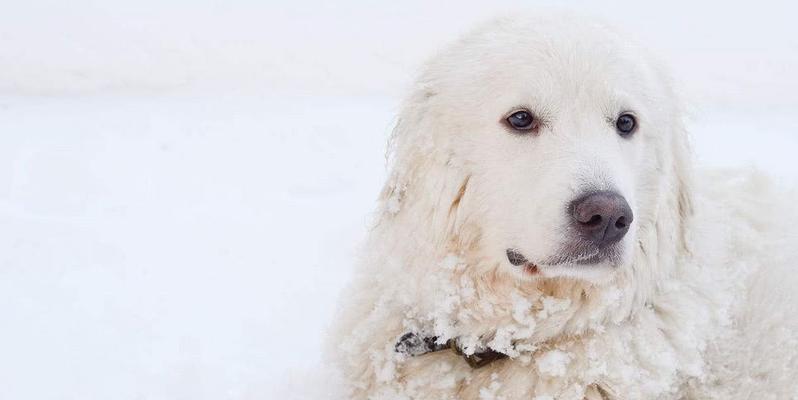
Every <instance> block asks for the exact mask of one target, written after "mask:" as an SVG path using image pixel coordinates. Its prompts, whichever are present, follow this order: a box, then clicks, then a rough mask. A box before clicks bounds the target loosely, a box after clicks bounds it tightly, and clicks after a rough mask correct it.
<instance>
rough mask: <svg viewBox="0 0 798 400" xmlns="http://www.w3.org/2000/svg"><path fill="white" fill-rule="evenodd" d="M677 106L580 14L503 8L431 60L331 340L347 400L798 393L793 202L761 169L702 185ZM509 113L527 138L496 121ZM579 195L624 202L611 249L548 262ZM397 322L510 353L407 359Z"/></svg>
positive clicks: (397, 140)
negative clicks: (472, 358)
mask: <svg viewBox="0 0 798 400" xmlns="http://www.w3.org/2000/svg"><path fill="white" fill-rule="evenodd" d="M679 104H680V103H679V101H678V99H677V98H676V96H675V95H674V91H673V90H672V88H671V85H670V83H669V81H668V79H667V78H666V76H665V74H664V73H663V71H661V70H660V68H659V67H658V65H657V63H655V62H653V61H652V59H651V57H649V56H648V55H646V54H645V52H644V51H642V50H641V49H640V48H637V47H635V46H633V45H630V44H628V41H627V40H625V38H624V37H623V35H620V34H617V33H613V32H612V31H610V30H608V29H607V28H605V27H603V26H600V25H598V24H595V23H593V22H590V21H585V20H581V19H579V18H574V17H572V16H558V17H551V18H540V17H513V18H505V19H499V20H496V21H493V22H491V23H489V24H487V25H485V26H484V27H482V28H480V29H478V30H476V31H474V32H472V33H471V34H469V35H467V36H466V37H465V38H463V39H461V40H460V41H458V42H456V43H455V44H453V45H452V46H450V47H449V48H447V49H446V50H445V51H443V52H441V53H440V54H439V55H437V56H436V57H435V58H434V59H433V60H432V61H431V62H430V63H429V64H428V65H427V67H426V68H425V70H424V71H423V73H422V74H421V77H420V79H419V80H418V82H417V85H416V87H415V88H414V90H413V91H412V93H411V95H410V97H409V99H408V100H407V102H406V103H405V104H404V106H403V109H402V111H401V114H400V116H399V120H398V123H397V126H396V129H395V133H394V137H393V140H392V144H391V153H390V154H391V167H392V172H391V175H390V179H389V181H388V182H387V184H386V186H385V189H384V191H383V194H382V197H381V206H380V209H379V212H378V217H377V221H376V223H375V226H374V227H373V229H372V231H371V233H370V238H369V240H368V241H367V243H366V244H365V248H364V251H363V255H362V259H361V260H360V266H359V268H358V270H357V276H356V278H355V281H354V283H353V284H352V286H351V287H350V289H349V290H347V292H346V295H345V301H344V302H343V304H342V306H341V312H340V315H339V317H338V319H337V322H336V327H335V333H334V335H333V338H332V341H331V343H332V344H333V345H334V347H335V355H334V357H335V359H336V360H337V361H338V362H339V366H338V368H340V370H341V371H342V372H343V375H344V376H345V379H346V382H347V385H348V387H349V390H350V396H349V397H350V398H351V399H380V400H399V399H403V400H405V399H418V400H422V399H424V400H426V399H430V400H432V399H436V400H442V399H462V400H470V399H481V400H491V399H494V400H499V399H504V400H513V399H538V400H544V399H574V400H582V399H602V398H604V399H790V398H796V396H798V391H796V390H797V389H796V387H797V386H796V385H797V382H798V373H797V372H796V371H798V366H797V365H796V363H798V360H796V354H798V352H797V351H796V347H798V335H797V334H796V332H798V331H797V330H796V329H798V315H797V313H798V312H797V311H796V305H798V302H796V301H795V300H796V298H798V296H797V295H796V294H794V293H795V291H794V287H795V282H796V279H794V278H793V276H794V275H795V274H796V272H797V271H795V269H796V267H798V264H797V263H796V262H795V261H794V260H795V257H796V256H798V254H797V253H796V251H795V248H796V245H795V244H796V243H798V241H796V240H795V239H794V238H791V237H789V236H787V234H786V232H787V231H786V230H785V228H790V227H792V226H794V224H795V222H796V220H795V219H794V218H793V217H789V218H788V217H787V216H786V215H793V216H794V215H795V213H788V212H787V210H789V207H790V206H791V205H790V204H787V203H786V202H785V203H784V204H783V205H782V204H779V201H778V199H779V198H783V197H784V195H783V194H779V193H778V192H776V191H775V190H774V189H772V188H770V187H769V185H768V184H767V182H766V180H764V179H763V178H762V177H759V176H757V175H756V174H753V173H743V172H737V173H733V172H727V173H716V174H712V175H708V176H704V175H702V176H700V177H695V176H694V174H693V173H692V168H691V157H690V152H689V148H688V143H687V135H686V132H685V129H684V128H683V122H682V110H681V109H680V107H679ZM518 107H526V108H529V109H530V110H533V111H534V112H535V113H536V115H537V116H538V117H539V118H540V119H541V121H543V126H542V127H541V129H540V131H539V132H538V133H537V134H528V135H518V134H514V133H512V132H510V131H509V130H508V129H507V128H506V127H505V126H503V125H502V124H501V121H502V120H503V119H504V117H505V116H506V114H507V113H509V112H511V111H513V109H515V108H518ZM623 111H633V112H634V113H635V114H636V115H637V116H638V120H639V123H640V128H639V131H638V132H637V133H636V134H635V136H633V137H632V138H631V139H624V138H621V137H620V136H619V135H617V133H616V132H615V130H614V129H615V128H614V126H613V122H612V121H613V120H614V118H615V117H617V115H618V114H619V113H621V112H623ZM590 189H593V190H595V189H614V190H617V191H618V192H620V193H622V194H623V195H624V196H625V197H626V198H627V200H628V201H629V204H630V205H631V207H632V209H633V211H634V214H635V221H634V223H633V225H632V228H631V230H630V232H629V233H628V234H627V236H626V237H625V238H624V240H623V248H624V250H625V251H624V256H623V257H622V260H621V261H620V262H619V263H617V264H615V265H611V264H609V263H603V264H601V265H595V266H583V265H576V264H573V265H560V266H547V265H545V260H546V259H549V258H551V257H556V256H557V252H558V251H559V250H560V248H561V246H562V245H563V240H564V239H563V237H564V236H565V235H567V234H568V233H567V228H566V227H567V223H568V217H567V215H566V213H565V211H564V210H565V207H566V206H567V204H568V202H569V201H570V200H572V199H573V198H575V197H576V196H578V195H579V194H580V193H582V192H584V191H586V190H590ZM509 247H514V248H518V249H520V250H522V251H523V253H524V254H525V255H527V257H528V258H530V260H532V261H533V262H537V263H539V264H540V275H539V276H530V275H528V274H524V273H523V272H521V271H519V269H518V267H514V266H512V265H511V264H510V263H509V262H508V261H507V258H506V256H505V253H504V252H505V250H506V249H507V248H509ZM409 331H414V332H422V333H426V334H429V335H436V336H438V337H439V338H441V340H446V339H448V338H455V337H457V338H460V340H461V341H462V342H463V343H464V344H466V345H467V351H476V350H478V349H481V348H483V347H485V346H489V347H491V348H494V349H498V350H501V351H503V352H505V353H507V354H509V355H510V356H511V357H510V358H509V359H506V360H501V361H497V362H494V363H493V364H490V365H489V366H487V367H485V368H482V369H471V368H470V367H469V366H468V365H467V364H466V363H465V362H464V361H463V359H462V358H460V357H458V356H457V355H455V354H454V353H452V352H448V351H447V352H439V353H433V354H427V355H423V356H418V357H407V356H405V355H401V354H397V353H396V352H395V351H394V344H395V343H396V341H397V340H398V338H399V337H400V336H401V335H402V334H403V333H406V332H409Z"/></svg>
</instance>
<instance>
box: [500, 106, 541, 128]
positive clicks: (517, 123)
mask: <svg viewBox="0 0 798 400" xmlns="http://www.w3.org/2000/svg"><path fill="white" fill-rule="evenodd" d="M507 123H508V124H510V127H511V128H513V129H515V130H518V131H530V130H533V129H535V128H537V125H538V122H537V120H536V119H535V116H534V115H532V113H531V112H529V111H526V110H519V111H516V112H514V113H512V114H510V116H509V117H507Z"/></svg>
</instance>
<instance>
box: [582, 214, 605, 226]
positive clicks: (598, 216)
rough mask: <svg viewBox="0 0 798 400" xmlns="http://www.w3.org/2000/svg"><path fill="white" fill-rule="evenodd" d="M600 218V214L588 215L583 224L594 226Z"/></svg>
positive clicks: (598, 222)
mask: <svg viewBox="0 0 798 400" xmlns="http://www.w3.org/2000/svg"><path fill="white" fill-rule="evenodd" d="M601 219H602V218H601V215H594V216H592V217H590V219H589V220H588V221H587V222H585V225H587V226H596V225H598V224H600V223H601Z"/></svg>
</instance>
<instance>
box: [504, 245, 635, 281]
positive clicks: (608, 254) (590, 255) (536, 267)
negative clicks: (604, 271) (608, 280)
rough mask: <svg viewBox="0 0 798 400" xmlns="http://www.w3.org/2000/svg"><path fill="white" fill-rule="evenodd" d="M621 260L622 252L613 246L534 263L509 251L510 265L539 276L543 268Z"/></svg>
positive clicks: (513, 251)
mask: <svg viewBox="0 0 798 400" xmlns="http://www.w3.org/2000/svg"><path fill="white" fill-rule="evenodd" d="M619 258H620V250H619V249H618V248H617V247H616V246H611V247H608V248H605V249H594V251H584V249H583V251H581V252H579V253H578V254H573V253H572V254H562V255H559V256H555V257H549V258H547V259H545V260H544V261H542V262H532V261H529V259H528V258H527V257H526V256H524V255H523V254H522V253H521V252H520V251H519V250H518V249H515V248H509V249H507V260H508V261H510V264H512V265H514V266H516V267H521V268H523V271H524V272H525V273H528V274H530V275H538V274H540V273H541V270H542V269H543V268H542V267H545V266H549V267H556V266H563V265H581V266H591V265H597V264H600V263H605V262H610V263H613V264H614V263H617V261H618V260H619Z"/></svg>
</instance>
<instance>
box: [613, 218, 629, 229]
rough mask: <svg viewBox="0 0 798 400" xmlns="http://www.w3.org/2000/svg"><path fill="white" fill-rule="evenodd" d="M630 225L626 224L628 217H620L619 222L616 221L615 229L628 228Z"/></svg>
mask: <svg viewBox="0 0 798 400" xmlns="http://www.w3.org/2000/svg"><path fill="white" fill-rule="evenodd" d="M627 225H628V224H627V223H626V217H620V218H618V220H617V221H615V227H616V228H618V229H623V228H626V226H627Z"/></svg>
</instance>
